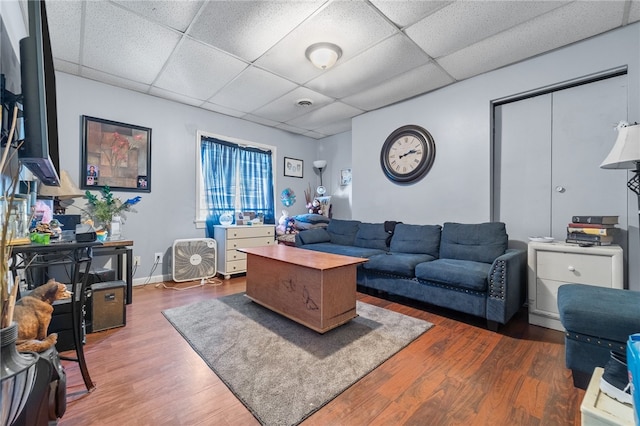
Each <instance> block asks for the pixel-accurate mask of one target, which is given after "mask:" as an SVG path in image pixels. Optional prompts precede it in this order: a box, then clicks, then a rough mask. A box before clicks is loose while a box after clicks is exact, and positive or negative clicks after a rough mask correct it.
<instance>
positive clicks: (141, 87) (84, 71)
mask: <svg viewBox="0 0 640 426" xmlns="http://www.w3.org/2000/svg"><path fill="white" fill-rule="evenodd" d="M80 75H81V76H82V77H84V78H88V79H90V80H96V81H100V82H102V83H106V84H110V85H112V86H116V87H123V88H125V89H130V90H135V91H136V92H142V93H147V92H148V91H149V88H150V87H151V86H149V85H148V84H144V83H138V82H135V81H131V80H127V79H126V78H122V77H119V76H116V75H111V74H107V73H105V72H102V71H98V70H94V69H93V68H87V67H80Z"/></svg>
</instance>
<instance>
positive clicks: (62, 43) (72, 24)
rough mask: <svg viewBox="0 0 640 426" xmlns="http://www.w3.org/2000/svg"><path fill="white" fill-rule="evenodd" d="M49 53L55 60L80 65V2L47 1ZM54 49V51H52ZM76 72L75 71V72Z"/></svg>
mask: <svg viewBox="0 0 640 426" xmlns="http://www.w3.org/2000/svg"><path fill="white" fill-rule="evenodd" d="M46 8H47V20H48V22H49V36H50V37H51V51H52V52H51V53H52V54H53V56H54V57H55V58H57V59H62V60H63V61H67V62H72V63H75V64H79V63H80V42H81V40H82V35H81V33H80V30H81V28H82V25H81V22H82V9H83V6H82V2H80V1H47V2H46ZM54 48H55V50H54ZM76 72H77V71H76Z"/></svg>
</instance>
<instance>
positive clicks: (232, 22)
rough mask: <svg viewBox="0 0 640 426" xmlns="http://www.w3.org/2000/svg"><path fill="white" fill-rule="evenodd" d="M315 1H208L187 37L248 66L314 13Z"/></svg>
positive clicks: (318, 5) (317, 0)
mask: <svg viewBox="0 0 640 426" xmlns="http://www.w3.org/2000/svg"><path fill="white" fill-rule="evenodd" d="M322 3H324V0H316V1H298V2H290V1H277V2H275V1H210V2H207V5H206V6H205V8H204V9H203V11H202V13H201V14H200V16H198V18H197V19H196V21H195V22H194V24H193V27H192V28H191V29H190V30H189V35H191V36H193V37H195V38H198V39H200V40H202V41H204V42H205V43H208V44H210V45H212V46H216V47H219V48H220V49H223V50H225V51H227V52H229V53H231V54H233V55H236V56H239V57H241V58H244V59H245V60H247V61H249V62H253V61H255V60H256V59H257V58H258V57H260V56H261V55H262V54H263V53H264V52H266V51H267V50H268V49H269V48H270V47H271V46H272V45H274V44H275V43H277V42H278V41H279V40H280V39H282V38H283V37H284V36H285V35H287V33H289V32H290V31H291V30H293V29H294V28H295V27H296V26H298V25H299V24H300V23H301V22H302V21H303V20H304V19H306V17H307V16H308V15H310V14H312V13H313V12H314V11H315V10H317V9H318V8H319V7H320V6H321V5H322Z"/></svg>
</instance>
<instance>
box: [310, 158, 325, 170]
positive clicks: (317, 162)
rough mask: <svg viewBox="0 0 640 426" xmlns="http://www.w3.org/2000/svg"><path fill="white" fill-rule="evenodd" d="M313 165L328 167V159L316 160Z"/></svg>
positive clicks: (320, 167) (318, 167) (319, 167)
mask: <svg viewBox="0 0 640 426" xmlns="http://www.w3.org/2000/svg"><path fill="white" fill-rule="evenodd" d="M313 167H315V168H316V169H324V168H325V167H327V160H316V161H314V162H313Z"/></svg>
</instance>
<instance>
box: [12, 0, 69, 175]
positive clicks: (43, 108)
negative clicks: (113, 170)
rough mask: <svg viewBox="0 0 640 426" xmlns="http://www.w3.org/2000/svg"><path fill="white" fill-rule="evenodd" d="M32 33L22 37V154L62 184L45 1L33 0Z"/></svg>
mask: <svg viewBox="0 0 640 426" xmlns="http://www.w3.org/2000/svg"><path fill="white" fill-rule="evenodd" d="M26 3H27V9H28V13H27V14H28V17H29V36H28V37H25V38H23V39H22V40H20V76H21V80H22V107H23V117H24V136H25V139H24V142H23V144H22V146H21V147H20V149H19V150H18V158H19V159H20V162H21V163H22V164H23V165H25V166H26V167H27V168H29V170H31V172H32V173H33V174H34V175H35V176H36V177H37V178H38V179H40V181H41V182H42V183H43V184H44V185H50V186H59V185H60V177H59V175H58V170H59V168H60V165H59V164H60V158H59V151H58V121H57V110H56V78H55V72H54V66H53V55H52V54H51V40H50V38H49V25H48V23H47V11H46V8H45V2H44V1H34V0H29V1H27V2H26Z"/></svg>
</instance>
